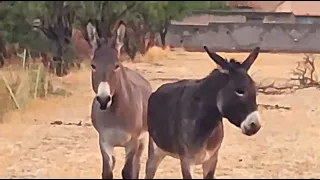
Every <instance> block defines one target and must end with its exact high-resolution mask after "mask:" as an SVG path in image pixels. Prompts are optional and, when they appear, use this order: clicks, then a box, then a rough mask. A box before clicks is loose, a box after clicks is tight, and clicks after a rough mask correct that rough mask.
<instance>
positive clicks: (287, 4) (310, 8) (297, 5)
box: [276, 1, 320, 16]
mask: <svg viewBox="0 0 320 180" xmlns="http://www.w3.org/2000/svg"><path fill="white" fill-rule="evenodd" d="M319 7H320V1H284V3H282V4H281V5H280V6H279V7H277V9H276V11H277V12H285V11H287V12H288V11H291V12H293V13H294V14H295V15H299V16H303V15H305V16H306V15H310V16H320V9H319Z"/></svg>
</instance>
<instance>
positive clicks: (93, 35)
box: [86, 21, 101, 50]
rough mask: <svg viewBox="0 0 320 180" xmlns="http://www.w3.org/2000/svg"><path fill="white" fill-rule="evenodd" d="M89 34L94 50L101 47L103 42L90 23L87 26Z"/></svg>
mask: <svg viewBox="0 0 320 180" xmlns="http://www.w3.org/2000/svg"><path fill="white" fill-rule="evenodd" d="M86 28H87V34H88V41H89V44H90V45H91V47H92V48H93V50H96V49H97V48H99V47H100V46H101V40H100V37H99V35H98V32H97V29H96V27H95V26H94V25H93V24H92V23H91V22H90V21H89V22H88V24H87V27H86Z"/></svg>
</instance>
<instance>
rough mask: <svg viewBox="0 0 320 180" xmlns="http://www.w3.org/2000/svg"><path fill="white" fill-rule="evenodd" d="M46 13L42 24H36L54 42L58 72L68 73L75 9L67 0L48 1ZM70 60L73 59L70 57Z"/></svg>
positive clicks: (54, 58)
mask: <svg viewBox="0 0 320 180" xmlns="http://www.w3.org/2000/svg"><path fill="white" fill-rule="evenodd" d="M45 6H46V8H45V10H46V11H45V13H44V14H43V16H42V17H41V18H40V21H41V23H40V24H37V25H36V24H34V27H37V28H39V29H40V30H41V31H42V32H43V33H44V34H45V35H46V37H47V38H48V39H49V40H51V41H53V42H54V45H55V48H54V49H55V50H56V51H55V52H54V57H53V61H54V62H56V74H57V75H58V76H63V75H66V74H67V67H68V61H65V60H66V57H67V56H66V55H67V54H68V52H69V51H72V48H71V46H72V44H71V38H72V24H73V21H74V16H75V11H74V9H73V8H72V7H71V6H70V5H68V3H67V2H66V1H47V2H46V3H45ZM69 54H70V52H69ZM68 60H69V61H70V60H71V58H70V59H68Z"/></svg>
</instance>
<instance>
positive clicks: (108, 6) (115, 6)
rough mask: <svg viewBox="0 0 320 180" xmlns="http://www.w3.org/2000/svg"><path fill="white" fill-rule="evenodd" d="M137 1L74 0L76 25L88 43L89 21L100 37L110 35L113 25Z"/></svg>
mask: <svg viewBox="0 0 320 180" xmlns="http://www.w3.org/2000/svg"><path fill="white" fill-rule="evenodd" d="M139 3H142V2H137V1H74V2H73V3H72V6H73V7H74V8H75V9H76V12H77V14H76V18H75V19H76V21H75V24H76V27H78V28H79V29H80V30H81V32H82V34H83V36H84V38H85V39H86V40H87V42H88V43H89V45H91V43H90V42H89V39H88V32H87V25H88V23H89V22H90V23H91V24H92V25H93V26H95V27H96V30H97V34H98V36H99V37H100V38H104V39H108V38H110V37H112V34H113V26H114V25H115V24H116V22H117V21H118V20H120V19H122V18H123V17H124V16H125V15H126V13H128V12H130V11H132V10H133V9H134V8H135V7H136V5H138V4H139Z"/></svg>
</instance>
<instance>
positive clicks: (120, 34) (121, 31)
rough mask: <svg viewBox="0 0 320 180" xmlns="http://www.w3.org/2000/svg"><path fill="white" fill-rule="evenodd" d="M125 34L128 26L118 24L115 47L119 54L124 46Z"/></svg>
mask: <svg viewBox="0 0 320 180" xmlns="http://www.w3.org/2000/svg"><path fill="white" fill-rule="evenodd" d="M125 34H126V26H125V25H124V23H123V22H122V21H120V22H119V24H118V28H117V29H116V32H115V37H114V42H113V46H114V47H115V48H116V49H117V50H118V52H119V53H120V50H121V48H122V46H123V45H124V36H125Z"/></svg>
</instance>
